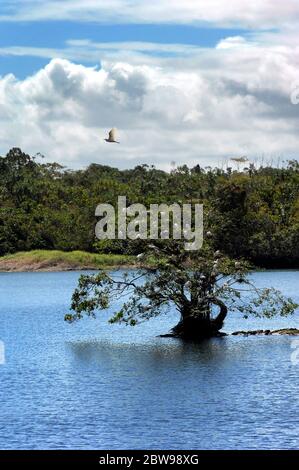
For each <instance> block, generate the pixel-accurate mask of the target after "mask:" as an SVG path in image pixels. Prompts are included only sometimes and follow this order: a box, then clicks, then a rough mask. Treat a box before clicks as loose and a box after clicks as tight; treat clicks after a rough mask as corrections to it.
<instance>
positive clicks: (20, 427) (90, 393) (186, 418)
mask: <svg viewBox="0 0 299 470" xmlns="http://www.w3.org/2000/svg"><path fill="white" fill-rule="evenodd" d="M79 274H80V273H78V272H68V273H7V274H6V273H2V274H0V340H1V341H2V342H3V343H4V345H5V359H6V361H5V364H4V365H0V376H1V382H0V394H1V396H0V420H1V421H0V448H2V449H69V448H75V449H94V448H95V449H105V448H109V449H138V448H141V449H142V448H148V449H295V448H298V446H299V437H298V430H299V415H298V409H299V407H298V404H299V403H298V401H299V400H298V391H299V365H297V366H296V365H292V362H291V354H292V352H294V350H293V349H292V348H291V346H292V341H293V340H294V338H291V337H287V336H281V337H278V336H272V337H248V338H243V337H226V338H219V339H213V340H211V341H207V342H205V343H203V344H199V345H196V344H190V343H188V344H184V343H182V342H181V341H179V340H174V339H169V338H168V339H165V338H157V337H156V336H157V335H158V334H161V333H165V332H167V331H168V330H169V329H170V327H171V326H173V325H174V324H175V322H176V320H177V314H176V313H175V312H174V311H172V312H169V315H168V316H162V317H160V318H158V319H155V320H152V321H150V322H148V323H146V324H143V325H140V326H137V327H134V328H132V327H125V326H121V325H109V324H107V318H108V317H109V312H107V313H104V314H103V315H102V316H101V319H99V320H91V319H87V320H84V321H82V322H81V323H77V324H75V325H68V324H66V323H65V322H64V320H63V317H64V314H65V313H66V312H67V310H68V307H69V301H70V297H71V294H72V290H73V288H74V287H75V285H76V281H77V279H78V276H79ZM253 276H254V278H255V281H256V283H257V284H259V285H261V286H273V287H277V288H280V289H281V290H282V291H283V292H284V294H286V295H289V296H292V297H293V298H294V299H295V300H297V302H298V303H299V289H298V284H299V282H298V281H299V272H298V271H297V272H296V271H281V272H279V271H270V272H261V273H255V274H254V275H253ZM285 326H293V327H298V328H299V312H297V313H296V314H295V315H294V316H293V317H290V318H288V319H275V320H252V319H251V320H244V319H242V318H241V317H240V316H238V315H235V314H234V315H233V316H232V317H230V318H229V319H228V320H227V322H226V325H225V328H224V331H227V332H230V331H234V330H238V329H256V328H269V329H274V328H280V327H285ZM293 346H294V345H293Z"/></svg>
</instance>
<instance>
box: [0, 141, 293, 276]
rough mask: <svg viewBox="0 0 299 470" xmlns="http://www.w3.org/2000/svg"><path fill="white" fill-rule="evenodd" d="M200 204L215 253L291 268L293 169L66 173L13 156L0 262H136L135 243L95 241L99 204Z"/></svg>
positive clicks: (4, 194)
mask: <svg viewBox="0 0 299 470" xmlns="http://www.w3.org/2000/svg"><path fill="white" fill-rule="evenodd" d="M119 195H124V196H126V197H127V203H128V204H129V205H130V204H134V203H137V202H138V203H142V204H144V205H145V206H149V205H150V204H154V203H158V204H160V203H166V204H172V203H174V202H177V203H180V204H182V203H193V204H194V203H202V204H203V205H204V223H205V230H207V231H209V232H211V234H212V240H211V242H212V244H213V247H214V248H215V249H221V250H222V252H224V253H225V254H226V255H227V256H229V257H231V258H244V259H246V260H249V261H250V262H251V263H253V264H255V265H257V266H262V267H286V268H287V267H290V268H292V267H298V266H299V163H298V161H296V160H293V161H289V162H288V163H287V164H286V165H285V166H284V167H283V168H273V167H258V168H257V167H255V166H254V165H253V164H249V165H248V167H246V168H244V169H243V170H242V171H240V170H233V169H232V168H227V169H225V170H223V169H219V168H214V169H213V168H210V167H207V168H202V167H201V166H200V165H196V166H195V167H193V168H188V167H187V166H186V165H184V166H181V167H178V168H176V169H173V170H172V171H171V172H170V173H167V172H164V171H162V170H159V169H156V168H155V167H154V166H148V165H138V166H136V167H135V168H133V169H129V170H119V169H117V168H112V167H110V166H107V165H100V164H91V165H89V166H88V167H87V168H86V169H81V170H69V169H66V168H64V167H63V166H61V165H60V164H58V163H44V161H43V159H42V158H40V156H35V157H31V156H30V155H27V154H26V153H24V152H22V150H21V149H18V148H13V149H11V150H10V151H9V152H8V154H7V155H6V156H5V157H2V158H0V201H1V204H0V255H5V254H8V253H14V252H17V251H28V250H33V249H49V250H52V249H57V250H63V251H72V250H85V251H90V252H96V251H100V252H104V253H120V254H133V255H134V254H138V253H140V251H142V244H144V243H145V242H144V241H142V240H136V241H123V240H121V241H117V240H116V241H96V240H95V235H94V227H95V224H96V219H95V208H96V206H97V205H98V204H99V203H110V204H113V205H116V204H117V198H118V196H119Z"/></svg>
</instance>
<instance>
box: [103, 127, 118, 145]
mask: <svg viewBox="0 0 299 470" xmlns="http://www.w3.org/2000/svg"><path fill="white" fill-rule="evenodd" d="M104 140H105V141H106V142H109V143H110V144H119V143H120V142H118V141H117V140H116V129H115V128H113V129H111V131H110V132H109V137H108V139H104Z"/></svg>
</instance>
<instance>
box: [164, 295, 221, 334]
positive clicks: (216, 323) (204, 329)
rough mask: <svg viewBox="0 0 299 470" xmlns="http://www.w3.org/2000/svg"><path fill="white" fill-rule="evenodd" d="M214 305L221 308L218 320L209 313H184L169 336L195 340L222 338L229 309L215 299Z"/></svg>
mask: <svg viewBox="0 0 299 470" xmlns="http://www.w3.org/2000/svg"><path fill="white" fill-rule="evenodd" d="M213 304H215V305H217V306H219V308H220V312H219V314H218V315H217V317H216V318H211V317H210V315H209V313H207V312H198V313H195V312H194V311H193V312H192V311H184V312H182V318H181V320H180V321H179V323H178V324H177V325H176V326H175V327H174V328H173V329H172V334H171V335H169V336H175V337H179V338H183V339H193V340H196V339H204V338H212V337H215V336H222V333H221V332H220V330H221V328H222V327H223V324H224V320H225V318H226V315H227V307H226V305H225V304H224V303H223V302H222V301H221V300H219V299H213Z"/></svg>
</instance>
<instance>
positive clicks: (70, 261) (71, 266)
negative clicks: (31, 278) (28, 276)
mask: <svg viewBox="0 0 299 470" xmlns="http://www.w3.org/2000/svg"><path fill="white" fill-rule="evenodd" d="M133 260H134V257H132V256H126V255H113V254H107V255H104V254H97V253H88V252H84V251H71V252H63V251H58V250H53V251H51V250H34V251H28V252H25V251H24V252H18V253H14V254H12V255H6V256H2V257H0V273H17V272H19V273H21V272H67V271H97V270H99V269H120V268H127V269H129V268H134V267H135V263H134V262H133Z"/></svg>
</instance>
